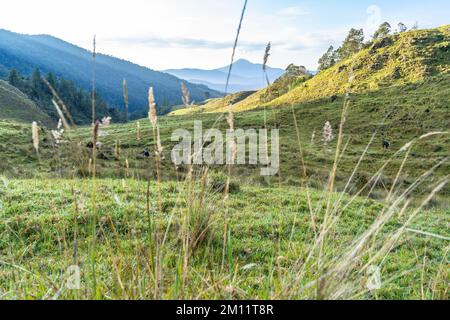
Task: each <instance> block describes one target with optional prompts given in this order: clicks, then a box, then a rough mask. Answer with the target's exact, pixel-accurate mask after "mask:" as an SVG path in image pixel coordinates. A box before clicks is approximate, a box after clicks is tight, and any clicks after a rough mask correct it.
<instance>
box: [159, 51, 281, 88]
mask: <svg viewBox="0 0 450 320" xmlns="http://www.w3.org/2000/svg"><path fill="white" fill-rule="evenodd" d="M228 69H229V66H225V67H222V68H218V69H213V70H203V69H170V70H165V71H164V72H166V73H169V74H171V75H174V76H176V77H178V78H181V79H185V80H187V81H190V82H193V83H198V84H204V85H206V86H208V87H210V88H213V89H215V90H218V91H222V92H223V91H225V84H226V81H227V74H228ZM283 73H284V70H283V69H278V68H271V67H267V75H268V77H269V80H270V81H271V82H273V81H275V80H276V79H278V78H279V77H280V76H281V75H282V74H283ZM266 85H267V83H266V80H265V76H264V74H263V71H262V65H261V64H256V63H252V62H250V61H248V60H245V59H240V60H238V61H236V62H235V63H233V70H232V74H231V79H230V85H229V89H228V91H229V92H231V93H234V92H238V91H251V90H258V89H261V88H264V87H265V86H266Z"/></svg>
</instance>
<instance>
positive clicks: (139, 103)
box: [0, 29, 219, 117]
mask: <svg viewBox="0 0 450 320" xmlns="http://www.w3.org/2000/svg"><path fill="white" fill-rule="evenodd" d="M92 66H93V65H92V54H91V52H89V51H88V50H85V49H82V48H80V47H77V46H75V45H72V44H70V43H68V42H65V41H63V40H60V39H58V38H55V37H52V36H48V35H24V34H18V33H14V32H10V31H7V30H2V29H0V72H2V73H3V74H4V73H5V71H6V70H10V69H12V68H15V69H17V70H18V71H19V72H20V73H22V74H23V75H26V76H30V75H31V73H32V71H33V70H34V69H36V68H38V69H40V71H41V72H42V73H44V74H47V73H49V72H52V73H54V74H55V75H56V76H57V77H64V78H65V79H69V80H72V81H74V82H75V84H76V85H78V86H80V87H82V88H84V89H85V90H90V88H91V81H92V80H91V79H92V69H93V68H92ZM95 73H96V89H97V92H98V94H99V95H100V96H102V97H103V98H104V99H105V100H106V102H107V103H108V104H109V105H110V106H113V107H114V106H116V107H122V106H123V104H124V103H123V90H122V82H123V79H126V81H127V85H128V95H129V108H130V112H131V113H134V116H135V117H140V116H143V115H145V114H146V113H147V108H148V102H147V92H148V87H149V86H153V88H154V92H155V98H156V102H157V104H158V107H159V108H160V110H159V111H160V113H163V112H164V110H162V108H161V107H163V106H169V105H176V104H181V103H182V99H181V85H180V82H181V80H180V79H178V78H176V77H174V76H172V75H169V74H167V73H162V72H158V71H154V70H151V69H149V68H145V67H142V66H139V65H136V64H133V63H131V62H128V61H125V60H121V59H118V58H115V57H112V56H108V55H103V54H97V57H96V65H95ZM186 85H187V88H188V90H189V91H190V94H191V100H193V101H202V100H204V99H205V96H209V97H216V96H219V93H218V92H216V91H214V90H211V89H209V88H207V87H206V86H204V85H197V84H191V83H187V84H186ZM206 92H208V94H205V93H206Z"/></svg>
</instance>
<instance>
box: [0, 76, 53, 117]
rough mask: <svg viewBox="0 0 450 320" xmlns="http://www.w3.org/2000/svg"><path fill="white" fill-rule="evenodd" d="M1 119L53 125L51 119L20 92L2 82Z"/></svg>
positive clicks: (0, 82)
mask: <svg viewBox="0 0 450 320" xmlns="http://www.w3.org/2000/svg"><path fill="white" fill-rule="evenodd" d="M0 119H2V120H5V119H7V120H15V121H23V122H29V123H31V122H32V121H38V122H42V123H43V124H45V125H48V124H51V123H52V120H51V118H50V117H49V116H48V115H47V114H46V113H45V112H43V111H42V110H41V109H40V108H39V107H38V106H37V105H36V104H35V103H34V102H33V101H31V100H30V99H28V97H27V96H26V95H25V94H23V93H22V92H21V91H20V90H18V89H16V88H15V87H13V86H11V85H10V84H8V83H7V82H5V81H3V80H0Z"/></svg>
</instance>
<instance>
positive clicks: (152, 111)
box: [148, 87, 158, 128]
mask: <svg viewBox="0 0 450 320" xmlns="http://www.w3.org/2000/svg"><path fill="white" fill-rule="evenodd" d="M148 108H149V111H148V119H149V120H150V123H151V124H152V126H153V128H155V127H156V123H157V122H158V116H157V114H156V102H155V96H154V95H153V88H152V87H150V89H148Z"/></svg>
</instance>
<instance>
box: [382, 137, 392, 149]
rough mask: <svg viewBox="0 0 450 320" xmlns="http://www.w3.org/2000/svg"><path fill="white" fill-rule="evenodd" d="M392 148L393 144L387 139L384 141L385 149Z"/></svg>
mask: <svg viewBox="0 0 450 320" xmlns="http://www.w3.org/2000/svg"><path fill="white" fill-rule="evenodd" d="M390 147H391V142H390V141H387V140H386V139H383V149H384V150H387V149H389V148H390Z"/></svg>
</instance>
